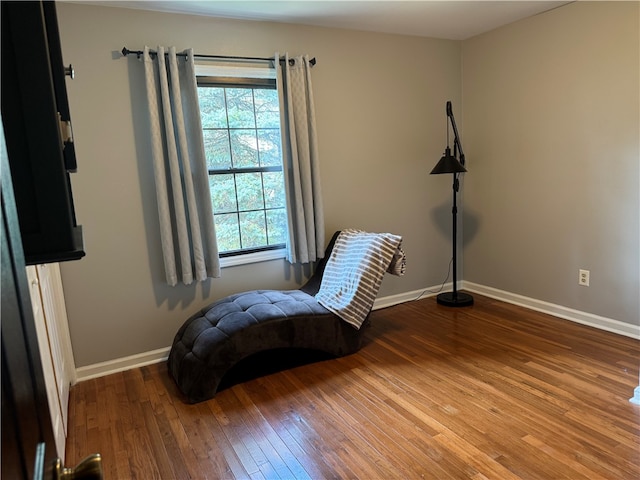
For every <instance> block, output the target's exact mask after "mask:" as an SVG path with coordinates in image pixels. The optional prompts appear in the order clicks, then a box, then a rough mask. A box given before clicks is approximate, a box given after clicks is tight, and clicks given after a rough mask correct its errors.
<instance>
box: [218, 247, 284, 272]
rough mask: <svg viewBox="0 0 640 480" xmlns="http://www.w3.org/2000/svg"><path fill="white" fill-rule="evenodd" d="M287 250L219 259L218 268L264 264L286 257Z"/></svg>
mask: <svg viewBox="0 0 640 480" xmlns="http://www.w3.org/2000/svg"><path fill="white" fill-rule="evenodd" d="M286 252H287V250H286V249H284V248H281V249H279V250H266V251H264V252H255V253H246V254H244V255H235V256H233V257H221V258H220V268H226V267H235V266H237V265H247V264H250V263H258V262H266V261H268V260H278V259H280V258H285V257H286Z"/></svg>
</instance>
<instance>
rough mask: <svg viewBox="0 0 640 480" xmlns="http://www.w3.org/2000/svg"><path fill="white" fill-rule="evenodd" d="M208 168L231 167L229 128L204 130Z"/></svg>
mask: <svg viewBox="0 0 640 480" xmlns="http://www.w3.org/2000/svg"><path fill="white" fill-rule="evenodd" d="M202 137H203V140H204V154H205V157H206V159H207V168H223V169H226V168H231V150H230V148H229V133H228V130H203V132H202Z"/></svg>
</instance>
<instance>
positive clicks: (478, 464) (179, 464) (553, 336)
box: [66, 295, 640, 480]
mask: <svg viewBox="0 0 640 480" xmlns="http://www.w3.org/2000/svg"><path fill="white" fill-rule="evenodd" d="M474 297H475V300H476V303H475V305H474V306H472V307H467V308H462V309H455V308H453V309H452V308H448V307H442V306H439V305H437V304H436V302H435V299H433V298H430V299H425V300H420V301H416V302H410V303H405V304H402V305H397V306H394V307H391V308H387V309H383V310H377V311H375V312H373V313H372V317H371V320H372V322H371V323H372V327H370V328H369V330H368V333H367V342H366V345H365V346H364V347H363V348H362V350H361V351H360V352H358V353H356V354H354V355H350V356H347V357H344V358H339V359H330V360H325V361H320V362H316V363H311V364H307V365H302V366H291V368H289V369H287V370H284V371H280V372H277V373H272V374H268V375H264V376H261V377H259V378H255V379H250V380H246V381H244V382H243V383H239V384H236V385H233V386H230V387H228V388H226V389H224V390H223V391H221V392H219V393H218V394H217V395H216V398H214V399H213V400H210V401H207V402H202V403H199V404H196V405H188V404H186V403H184V402H183V400H182V397H181V396H180V395H179V393H178V391H177V389H176V387H175V386H174V384H173V382H172V380H171V379H170V378H169V377H168V374H167V372H166V365H165V364H158V365H153V366H149V367H143V368H139V369H134V370H130V371H127V372H123V373H118V374H115V375H110V376H107V377H103V378H98V379H95V380H89V381H86V382H82V383H79V384H77V385H75V386H74V387H73V388H72V391H71V399H70V415H69V417H70V421H69V437H68V439H67V461H66V464H67V465H74V464H75V463H77V462H78V461H80V460H81V459H82V458H83V457H85V456H86V455H88V454H91V453H94V452H100V453H101V454H102V456H103V463H104V467H105V478H106V479H145V480H146V479H156V478H157V479H167V480H169V479H183V478H184V479H187V478H192V479H205V478H212V479H223V478H224V479H226V478H230V479H232V478H252V479H259V478H285V479H288V478H312V479H325V478H327V479H329V478H360V479H396V478H402V479H439V480H440V479H465V478H469V479H474V480H484V479H499V480H508V479H526V480H532V479H544V480H549V479H554V480H555V479H571V480H577V479H589V480H594V479H616V480H623V479H629V480H631V479H638V478H640V406H636V405H633V404H631V403H630V402H629V401H628V400H629V398H630V397H631V396H632V395H633V389H634V387H635V386H637V385H638V368H639V362H640V342H639V341H638V340H634V339H630V338H627V337H623V336H618V335H615V334H611V333H607V332H603V331H599V330H595V329H592V328H589V327H585V326H582V325H578V324H575V323H572V322H569V321H565V320H560V319H557V318H554V317H550V316H548V315H544V314H541V313H537V312H534V311H531V310H527V309H523V308H520V307H517V306H513V305H509V304H505V303H501V302H498V301H494V300H491V299H488V298H484V297H481V296H479V295H474ZM289 355H291V356H292V357H293V354H289ZM269 361H270V360H269V358H262V359H261V360H260V361H259V365H257V364H256V363H255V362H254V363H253V368H258V366H264V365H265V364H268V363H269ZM248 367H249V368H251V367H252V364H251V363H250V362H249V364H248Z"/></svg>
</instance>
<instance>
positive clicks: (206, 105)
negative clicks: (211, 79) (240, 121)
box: [198, 87, 227, 128]
mask: <svg viewBox="0 0 640 480" xmlns="http://www.w3.org/2000/svg"><path fill="white" fill-rule="evenodd" d="M198 101H199V102H200V118H201V121H202V128H227V110H226V108H225V105H224V88H214V87H211V88H199V89H198Z"/></svg>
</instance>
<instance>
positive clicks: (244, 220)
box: [198, 83, 288, 253]
mask: <svg viewBox="0 0 640 480" xmlns="http://www.w3.org/2000/svg"><path fill="white" fill-rule="evenodd" d="M203 85H204V84H199V87H198V95H199V100H200V110H201V113H202V115H201V117H202V128H203V137H204V147H205V154H206V159H207V167H208V168H209V169H210V170H223V171H225V173H215V174H213V173H212V174H210V176H209V185H210V189H211V204H212V207H213V213H214V220H215V225H216V236H217V238H218V248H219V251H220V252H221V253H225V252H237V251H238V252H240V251H242V250H243V249H260V248H262V247H269V246H272V245H279V244H283V243H286V239H287V237H288V232H287V214H286V210H285V203H286V202H285V192H284V177H283V172H282V171H276V172H266V171H260V170H262V168H263V167H269V168H273V167H278V168H279V169H281V168H282V147H281V137H280V112H279V101H278V93H277V91H276V90H275V88H273V89H265V88H262V87H253V86H247V87H238V86H232V87H226V86H224V84H222V83H220V84H216V85H213V84H211V86H203ZM244 169H251V170H253V171H250V172H249V171H246V170H244ZM243 170H244V171H243ZM256 170H257V171H256Z"/></svg>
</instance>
